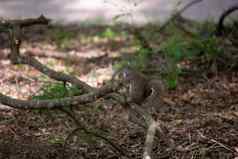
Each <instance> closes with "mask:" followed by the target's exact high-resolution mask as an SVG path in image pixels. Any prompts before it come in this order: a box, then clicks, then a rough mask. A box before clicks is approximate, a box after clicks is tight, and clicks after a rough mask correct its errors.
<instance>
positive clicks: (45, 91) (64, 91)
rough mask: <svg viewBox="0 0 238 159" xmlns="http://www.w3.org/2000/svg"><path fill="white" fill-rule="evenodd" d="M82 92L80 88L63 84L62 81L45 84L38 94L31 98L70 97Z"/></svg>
mask: <svg viewBox="0 0 238 159" xmlns="http://www.w3.org/2000/svg"><path fill="white" fill-rule="evenodd" d="M80 94H82V91H81V89H79V88H77V87H75V86H66V87H65V86H64V85H63V84H62V83H55V84H46V85H44V86H43V87H42V88H41V90H40V94H38V95H35V96H33V97H32V99H35V100H44V99H59V98H63V97H70V96H75V95H80Z"/></svg>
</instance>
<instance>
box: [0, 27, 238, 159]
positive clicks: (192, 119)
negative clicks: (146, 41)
mask: <svg viewBox="0 0 238 159" xmlns="http://www.w3.org/2000/svg"><path fill="white" fill-rule="evenodd" d="M84 29H85V28H84ZM103 29H104V28H100V29H98V28H97V29H95V28H94V29H92V28H91V30H90V31H88V33H89V34H93V35H95V34H94V33H95V32H96V33H97V32H100V31H103ZM81 30H82V29H81ZM84 32H85V31H84ZM29 34H30V33H29ZM33 35H34V36H29V35H28V34H27V36H29V37H28V38H29V40H27V41H26V42H25V44H24V47H23V49H26V50H29V49H31V50H33V51H34V50H36V51H35V53H36V55H35V56H37V50H40V51H38V52H45V51H46V52H59V51H61V52H64V53H69V52H70V51H71V52H72V51H75V52H76V54H80V53H81V52H80V50H83V52H84V57H85V56H86V55H85V54H87V55H90V53H91V52H92V50H94V52H97V53H98V52H104V51H105V50H106V51H107V56H101V55H95V56H96V57H97V56H99V57H101V58H100V62H99V61H98V60H97V63H94V62H90V60H88V59H86V60H83V64H82V63H77V64H75V63H70V64H67V62H65V61H64V60H62V59H56V60H55V59H54V58H52V57H38V58H39V59H40V60H41V61H42V62H43V63H47V64H49V63H50V62H52V59H53V62H54V69H56V70H65V68H63V69H62V68H61V66H62V67H63V65H64V66H65V64H67V65H70V67H72V68H81V69H82V65H85V69H87V70H78V72H75V71H72V72H71V73H73V74H74V75H78V77H79V78H81V79H83V80H84V81H87V82H89V83H90V82H91V83H90V84H91V85H96V86H101V85H102V84H103V82H105V81H106V80H108V79H110V75H111V74H112V73H111V72H110V71H111V63H113V62H115V61H116V60H118V59H115V58H112V57H113V56H114V55H115V54H118V52H116V51H115V50H119V49H121V48H122V47H127V46H128V41H125V39H124V41H123V39H121V40H120V39H119V40H114V41H113V44H112V42H110V43H109V44H108V43H101V44H100V45H98V46H101V47H97V48H96V50H95V48H93V47H95V44H94V43H93V42H92V43H89V44H88V46H85V45H82V42H81V41H80V40H79V39H77V38H76V40H75V41H77V40H78V43H77V44H75V43H74V42H73V44H74V45H73V46H72V47H71V48H68V49H66V50H64V49H63V50H62V49H59V48H57V47H56V46H55V45H54V41H53V40H52V39H50V37H49V36H50V35H48V36H46V37H44V38H45V39H42V36H40V35H35V34H33ZM80 35H81V34H80V33H77V37H80ZM31 37H34V39H33V38H31ZM38 37H39V39H38ZM47 38H49V39H50V42H51V43H50V42H49V41H47V40H49V39H47ZM32 39H33V40H34V42H31V40H32ZM52 41H53V42H52ZM49 43H50V44H49ZM2 46H5V45H4V44H3V45H2ZM90 51H91V52H90ZM0 52H6V53H7V48H6V47H3V48H1V50H0ZM115 52H116V53H115ZM80 55H81V54H80ZM112 55H113V56H112ZM82 59H83V58H81V59H80V60H82ZM101 61H103V62H101ZM112 61H113V62H112ZM0 69H1V72H0V74H2V75H1V78H0V82H1V89H0V90H1V91H2V92H4V93H6V94H8V95H11V96H13V97H16V98H21V99H28V98H30V97H31V96H32V95H34V94H35V93H37V92H38V91H39V88H40V87H41V86H42V84H43V83H44V81H42V80H41V79H42V75H41V74H40V73H39V72H37V71H35V70H34V69H32V68H28V67H25V66H22V67H21V66H12V65H11V64H10V63H9V61H8V60H7V59H6V58H4V57H2V59H1V63H0ZM102 69H103V71H101V72H100V71H98V70H102ZM97 71H98V72H97ZM92 72H94V73H95V72H97V73H96V79H94V80H92V77H91V75H92ZM105 72H106V73H105ZM94 75H95V74H94ZM98 79H99V80H98ZM102 101H103V102H102ZM158 107H159V108H158V109H160V107H161V108H162V107H163V110H161V111H160V112H159V113H157V114H156V115H157V118H158V119H160V120H161V121H163V122H164V123H165V125H166V127H167V129H168V137H169V138H170V139H173V140H174V142H175V145H176V147H177V148H179V149H180V150H179V149H176V150H174V149H169V148H170V147H169V145H168V144H167V141H168V138H163V137H161V138H160V137H158V138H157V139H156V140H155V144H154V148H153V158H154V159H159V158H171V159H172V158H176V159H200V158H201V159H236V158H238V73H237V72H236V71H221V72H218V73H217V74H216V75H212V76H209V77H208V78H206V79H204V78H203V77H202V76H194V74H193V73H192V74H190V75H187V76H186V77H185V76H184V77H181V78H180V80H179V83H178V87H177V88H176V89H175V90H170V91H169V92H168V94H167V95H166V96H164V97H163V100H162V103H161V104H160V105H158ZM0 110H1V111H0V159H76V158H77V159H81V158H82V159H117V158H125V156H123V155H122V154H120V153H118V151H116V150H115V148H113V147H112V146H111V145H110V144H108V143H107V142H105V141H104V140H101V139H99V138H95V137H93V136H91V135H90V134H85V133H82V132H81V131H79V132H78V133H75V134H71V135H69V134H70V133H71V132H72V131H73V130H74V129H75V128H76V126H75V124H74V122H73V121H72V120H71V119H70V118H69V117H68V116H67V115H66V114H64V113H63V112H61V111H59V110H27V111H26V110H16V109H12V108H9V107H6V106H1V107H0ZM73 110H74V112H75V113H76V114H77V118H78V119H79V120H80V121H82V122H84V123H85V124H86V125H87V127H88V128H89V129H91V130H94V131H96V132H97V133H100V134H103V135H104V136H107V138H109V139H110V141H112V142H113V143H115V144H116V145H117V146H120V149H121V150H122V151H123V152H124V153H125V154H126V156H129V157H128V158H134V159H136V158H142V154H143V149H144V140H145V133H146V131H145V130H143V129H141V128H140V127H138V125H135V124H133V123H131V122H128V120H127V118H126V111H125V109H124V107H123V106H121V105H119V104H117V103H113V102H112V101H107V100H104V99H100V100H99V101H97V102H95V103H93V104H91V105H80V106H78V107H77V108H74V109H73Z"/></svg>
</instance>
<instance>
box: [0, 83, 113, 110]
mask: <svg viewBox="0 0 238 159" xmlns="http://www.w3.org/2000/svg"><path fill="white" fill-rule="evenodd" d="M113 90H114V88H112V85H111V84H108V85H105V86H104V87H102V88H100V89H98V90H96V91H93V92H90V93H87V94H83V95H80V96H74V97H65V98H61V99H50V100H20V99H15V98H12V97H10V96H7V95H4V94H2V93H0V103H2V104H4V105H7V106H10V107H13V108H17V109H40V108H48V109H53V108H61V107H66V106H69V105H73V106H75V105H79V104H86V103H91V102H94V101H96V100H97V99H98V98H100V97H102V96H104V95H106V94H108V93H110V92H112V91H113Z"/></svg>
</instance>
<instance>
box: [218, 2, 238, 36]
mask: <svg viewBox="0 0 238 159" xmlns="http://www.w3.org/2000/svg"><path fill="white" fill-rule="evenodd" d="M236 10H238V4H237V5H235V6H233V7H231V8H228V9H227V10H226V11H224V12H223V13H222V15H221V17H220V18H219V21H218V24H217V28H216V34H217V35H218V36H220V35H222V32H223V30H224V24H223V23H224V20H225V18H226V17H227V16H228V15H230V14H231V13H232V12H234V11H236Z"/></svg>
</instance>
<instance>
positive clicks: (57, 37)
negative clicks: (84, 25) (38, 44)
mask: <svg viewBox="0 0 238 159" xmlns="http://www.w3.org/2000/svg"><path fill="white" fill-rule="evenodd" d="M51 35H52V37H53V40H54V41H55V43H56V45H57V46H58V47H59V48H61V49H63V48H67V47H69V46H70V44H71V40H72V39H73V38H74V37H75V35H76V34H75V33H73V32H70V31H65V30H64V29H62V28H54V29H53V30H51Z"/></svg>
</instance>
